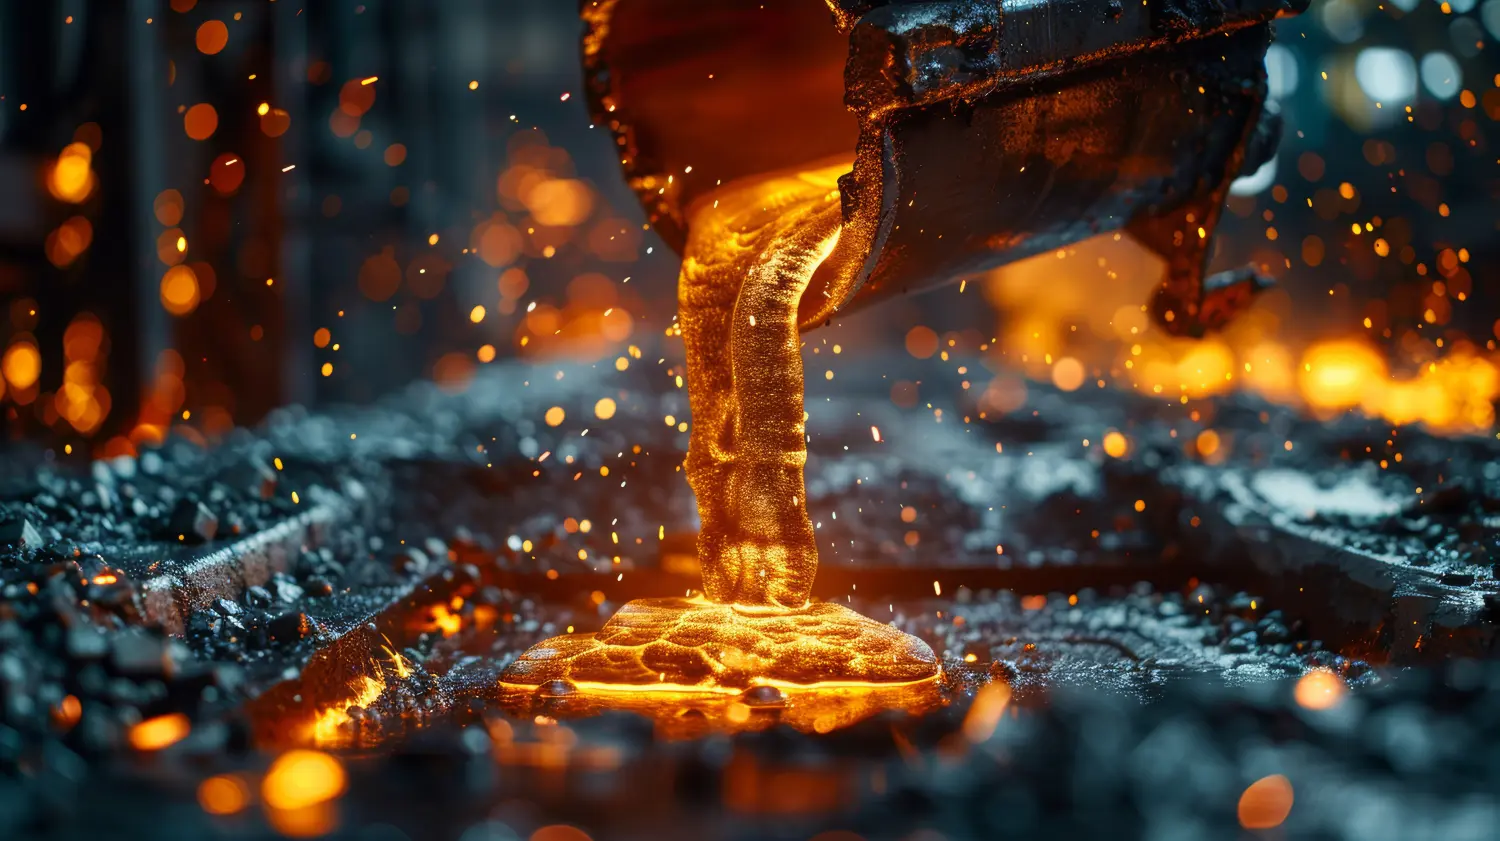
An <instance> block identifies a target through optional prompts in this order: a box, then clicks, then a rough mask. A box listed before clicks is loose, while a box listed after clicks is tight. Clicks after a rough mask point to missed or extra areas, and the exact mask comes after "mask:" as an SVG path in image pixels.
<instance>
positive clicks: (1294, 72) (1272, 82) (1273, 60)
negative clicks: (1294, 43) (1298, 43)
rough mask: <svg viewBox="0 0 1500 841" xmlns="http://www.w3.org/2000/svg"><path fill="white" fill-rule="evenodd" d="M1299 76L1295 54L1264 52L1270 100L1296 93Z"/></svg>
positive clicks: (1276, 50)
mask: <svg viewBox="0 0 1500 841" xmlns="http://www.w3.org/2000/svg"><path fill="white" fill-rule="evenodd" d="M1496 2H1500V0H1496ZM1299 75H1300V73H1299V70H1298V68H1297V55H1296V53H1293V52H1292V51H1291V50H1289V49H1287V48H1286V47H1283V46H1281V45H1280V44H1272V45H1271V46H1270V48H1268V49H1267V50H1266V88H1267V89H1268V91H1269V92H1270V94H1271V98H1272V99H1285V98H1286V97H1289V96H1291V95H1292V94H1294V93H1296V92H1297V82H1298V79H1299Z"/></svg>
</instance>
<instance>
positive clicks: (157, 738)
mask: <svg viewBox="0 0 1500 841" xmlns="http://www.w3.org/2000/svg"><path fill="white" fill-rule="evenodd" d="M192 729H193V728H192V724H191V723H190V722H189V721H188V717H187V716H185V715H183V714H182V713H170V714H168V715H159V716H157V717H156V718H148V719H146V720H145V721H142V722H141V723H140V724H137V725H135V726H134V727H132V728H130V746H131V747H133V748H135V749H136V750H141V751H155V750H161V749H163V748H166V747H170V746H172V745H175V744H177V743H178V742H180V741H182V740H183V739H185V738H187V734H188V733H189V732H190V731H191V730H192Z"/></svg>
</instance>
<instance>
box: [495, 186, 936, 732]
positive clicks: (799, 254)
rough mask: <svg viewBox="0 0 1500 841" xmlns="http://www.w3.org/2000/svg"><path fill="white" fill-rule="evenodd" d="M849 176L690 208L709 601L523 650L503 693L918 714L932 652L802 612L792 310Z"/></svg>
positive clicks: (836, 226) (652, 610)
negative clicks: (771, 699) (756, 698)
mask: <svg viewBox="0 0 1500 841" xmlns="http://www.w3.org/2000/svg"><path fill="white" fill-rule="evenodd" d="M848 168H849V167H848V165H847V163H845V164H841V165H837V166H829V167H825V168H822V169H818V170H815V171H810V172H799V173H795V174H786V175H777V176H770V177H767V178H764V179H760V180H756V181H754V182H751V183H748V184H737V185H730V186H728V187H725V188H723V189H721V190H719V191H717V192H716V193H714V194H712V195H710V196H708V197H707V198H705V199H703V200H701V201H700V202H699V203H698V204H697V206H696V207H695V208H694V209H693V210H692V212H691V213H690V214H689V215H690V219H691V222H690V224H689V236H688V244H687V249H686V251H685V254H684V257H683V261H682V275H681V278H680V279H679V282H678V294H679V316H678V326H679V327H680V328H681V330H682V336H683V341H684V344H685V346H686V350H687V363H688V398H689V401H690V403H691V405H692V412H693V422H694V425H693V434H692V442H691V446H690V447H689V452H688V458H687V464H686V468H687V476H688V482H689V483H690V484H691V485H692V487H693V490H694V492H695V493H696V495H697V498H698V513H699V518H700V520H701V521H702V528H701V530H700V532H699V537H698V559H699V562H700V563H701V566H702V569H703V581H704V589H705V591H706V594H707V598H700V599H681V598H677V599H643V600H639V601H634V602H630V603H629V604H627V605H625V606H624V607H623V608H621V610H620V611H619V613H617V614H616V615H615V616H614V617H612V618H611V619H610V620H609V622H607V623H606V624H605V626H604V627H603V628H602V629H601V630H600V631H599V632H598V633H595V634H570V635H567V636H562V637H556V638H553V639H550V640H546V641H544V642H542V643H540V644H538V645H536V646H534V647H533V648H532V649H531V650H530V651H527V652H526V653H525V654H524V655H522V656H521V658H520V659H518V660H517V661H516V662H515V663H514V664H513V665H512V666H511V667H510V668H509V669H507V670H506V672H505V674H504V675H503V677H502V679H501V683H502V686H503V687H505V688H507V689H519V690H525V691H529V692H535V691H537V689H538V687H541V688H542V689H543V690H548V689H549V687H550V690H549V691H550V692H551V694H552V695H554V696H558V697H564V696H571V695H574V694H578V693H584V694H588V695H591V696H594V697H595V698H597V699H599V700H601V701H607V702H608V703H609V704H610V706H614V707H624V708H641V709H640V711H642V712H645V713H647V714H650V715H656V714H657V713H658V712H659V709H670V708H672V707H673V706H674V704H673V701H674V700H675V699H677V698H679V697H689V696H702V695H709V696H714V695H718V696H731V695H733V696H739V697H740V699H741V700H734V701H722V700H721V701H720V702H718V703H720V704H723V705H726V707H725V709H726V712H725V713H724V714H725V715H728V712H727V710H728V709H737V708H734V707H732V705H733V704H740V705H741V706H743V707H745V709H751V708H752V707H750V706H749V703H750V700H752V699H751V695H752V694H753V693H756V692H760V693H762V694H767V693H771V692H775V693H777V694H778V697H779V698H781V699H783V700H784V699H785V697H786V696H785V695H782V694H781V693H782V692H783V690H785V691H786V692H790V693H794V694H795V695H796V696H797V697H798V701H797V703H796V704H790V705H788V706H787V708H786V709H787V712H789V713H791V715H792V717H794V718H797V719H798V720H799V721H802V722H803V724H805V725H806V726H807V728H808V729H812V730H819V729H820V727H819V725H818V724H817V722H819V721H822V722H824V724H827V723H828V722H830V721H844V720H845V718H846V717H848V716H853V719H852V720H858V718H862V717H864V716H865V715H868V714H869V711H871V709H872V707H871V705H890V706H896V707H901V708H907V709H910V708H912V707H920V706H922V702H921V701H920V699H919V698H917V697H916V695H915V694H914V693H916V694H920V693H921V692H923V691H925V690H927V689H934V688H935V685H936V683H937V678H938V675H939V672H940V669H939V665H938V661H937V658H936V657H935V656H934V655H933V653H932V649H931V648H929V647H928V646H927V644H926V643H924V642H922V641H921V640H919V639H917V638H915V637H912V636H909V635H907V634H905V633H903V632H901V631H899V630H896V629H895V628H893V627H891V626H890V625H887V624H884V623H881V622H876V621H875V620H873V619H869V618H866V617H864V616H861V615H860V614H858V613H856V612H854V611H853V610H850V609H848V608H846V607H842V606H839V605H836V604H832V603H826V602H824V603H814V602H812V601H811V600H810V594H811V590H812V583H813V577H814V575H815V574H816V573H817V566H818V550H817V545H816V542H815V539H814V533H813V528H812V523H811V521H810V520H809V519H808V515H807V505H806V502H807V492H806V489H805V486H804V482H803V466H804V465H805V464H806V462H807V443H806V442H807V433H806V429H805V420H806V413H805V412H804V411H803V374H802V355H801V340H800V337H799V325H798V305H799V302H800V301H801V299H802V295H803V293H804V292H805V291H806V290H807V288H808V284H809V283H810V282H811V280H812V276H813V273H814V271H816V270H817V268H818V266H819V265H821V264H822V262H823V261H824V260H825V259H827V257H828V255H829V254H830V253H831V252H832V251H833V249H834V247H835V245H836V244H837V241H838V237H839V232H840V225H841V220H842V215H841V211H840V204H839V191H838V186H837V181H838V177H839V176H840V175H842V174H843V173H844V172H847V171H848ZM669 696H670V697H669ZM855 696H857V700H856V698H855ZM648 707H649V709H648ZM825 707H831V708H837V709H840V710H844V711H845V712H843V713H833V712H829V711H828V710H827V709H825ZM658 708H659V709H658ZM882 708H884V707H883V706H882ZM851 710H858V711H859V712H857V713H856V712H850V711H851ZM794 711H800V712H794ZM747 720H748V719H747ZM782 720H784V721H788V723H791V722H790V721H789V720H788V719H786V718H785V716H783V719H782ZM794 726H796V725H795V724H794Z"/></svg>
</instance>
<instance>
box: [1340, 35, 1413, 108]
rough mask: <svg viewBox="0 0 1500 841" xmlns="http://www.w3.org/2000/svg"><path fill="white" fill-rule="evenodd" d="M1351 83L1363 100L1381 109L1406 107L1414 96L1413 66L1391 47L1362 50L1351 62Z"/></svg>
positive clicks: (1407, 54) (1409, 56)
mask: <svg viewBox="0 0 1500 841" xmlns="http://www.w3.org/2000/svg"><path fill="white" fill-rule="evenodd" d="M1354 79H1355V81H1357V82H1359V87H1360V89H1361V90H1363V91H1364V92H1365V96H1367V97H1369V98H1370V99H1372V100H1374V101H1375V102H1379V103H1381V104H1382V105H1385V106H1391V105H1406V104H1408V103H1410V102H1411V101H1412V99H1413V98H1415V97H1416V95H1417V63H1416V62H1415V61H1413V60H1412V57H1411V53H1408V52H1406V51H1405V50H1398V49H1396V48H1394V47H1366V48H1364V49H1362V50H1360V51H1359V55H1357V56H1355V58H1354Z"/></svg>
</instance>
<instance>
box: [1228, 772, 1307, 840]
mask: <svg viewBox="0 0 1500 841" xmlns="http://www.w3.org/2000/svg"><path fill="white" fill-rule="evenodd" d="M1293 799H1294V798H1293V794H1292V783H1291V781H1290V780H1288V779H1287V778H1286V777H1283V776H1282V775H1280V774H1272V775H1270V776H1269V777H1262V778H1260V779H1258V780H1256V781H1255V782H1253V783H1251V784H1250V787H1249V788H1247V789H1245V792H1244V793H1243V794H1241V795H1240V802H1239V809H1238V811H1239V818H1240V826H1242V827H1244V828H1245V829H1274V828H1276V827H1278V826H1281V825H1282V824H1283V823H1284V822H1286V819H1287V816H1288V815H1290V814H1291V813H1292V801H1293Z"/></svg>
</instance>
